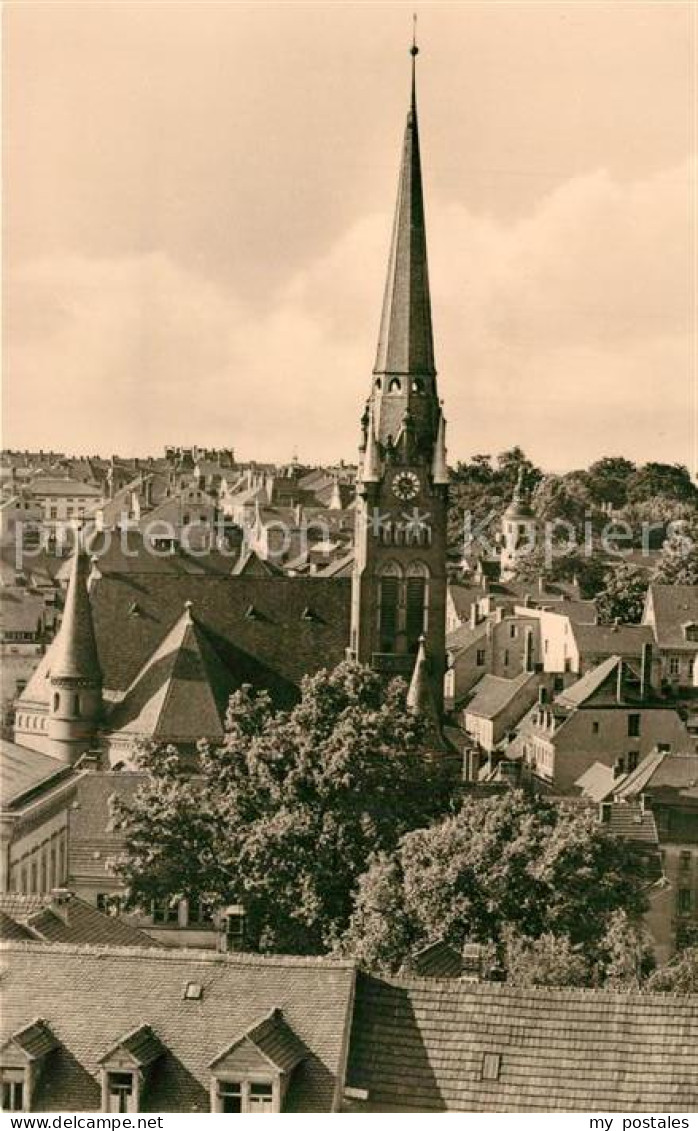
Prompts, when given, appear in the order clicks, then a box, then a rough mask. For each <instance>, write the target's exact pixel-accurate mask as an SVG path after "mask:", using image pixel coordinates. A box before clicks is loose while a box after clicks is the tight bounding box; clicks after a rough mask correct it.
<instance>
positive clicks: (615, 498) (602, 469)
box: [586, 456, 636, 508]
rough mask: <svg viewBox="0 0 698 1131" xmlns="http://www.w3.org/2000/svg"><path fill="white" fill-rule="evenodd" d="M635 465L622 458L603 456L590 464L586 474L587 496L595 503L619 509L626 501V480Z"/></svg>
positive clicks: (631, 473) (634, 469) (633, 470)
mask: <svg viewBox="0 0 698 1131" xmlns="http://www.w3.org/2000/svg"><path fill="white" fill-rule="evenodd" d="M635 471H636V468H635V464H634V463H632V462H631V461H630V460H629V459H624V458H623V456H605V457H604V458H603V459H597V460H596V462H595V463H592V465H591V467H590V468H589V470H588V471H587V473H586V481H587V487H588V490H589V494H590V496H591V498H592V499H593V501H594V502H595V503H599V504H603V503H610V504H611V505H612V506H613V507H615V508H619V507H622V506H624V505H625V503H626V502H627V501H628V480H629V479H630V476H631V475H633V474H634V472H635Z"/></svg>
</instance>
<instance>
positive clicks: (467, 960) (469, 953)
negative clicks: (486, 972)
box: [461, 943, 483, 982]
mask: <svg viewBox="0 0 698 1131" xmlns="http://www.w3.org/2000/svg"><path fill="white" fill-rule="evenodd" d="M482 959H483V953H482V947H481V945H480V943H466V944H465V946H464V947H463V972H462V974H461V978H462V980H463V981H464V982H481V981H482V973H483V961H482Z"/></svg>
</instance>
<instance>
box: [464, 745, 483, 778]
mask: <svg viewBox="0 0 698 1131" xmlns="http://www.w3.org/2000/svg"><path fill="white" fill-rule="evenodd" d="M479 776H480V752H479V751H478V750H477V749H476V747H474V746H469V747H468V748H467V750H464V751H463V781H464V782H476V781H478V780H479Z"/></svg>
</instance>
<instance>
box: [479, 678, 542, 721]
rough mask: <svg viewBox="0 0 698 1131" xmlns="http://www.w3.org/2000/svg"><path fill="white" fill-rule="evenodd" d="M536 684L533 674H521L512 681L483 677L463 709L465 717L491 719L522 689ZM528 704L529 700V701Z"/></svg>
mask: <svg viewBox="0 0 698 1131" xmlns="http://www.w3.org/2000/svg"><path fill="white" fill-rule="evenodd" d="M536 682H537V677H536V675H535V672H521V673H520V675H517V676H515V677H514V678H513V679H504V678H502V677H501V676H497V675H483V677H482V679H481V680H480V682H479V683H478V684H477V685H476V687H475V694H474V696H473V698H472V699H471V700H470V702H469V703H467V704H466V706H465V707H464V711H465V713H466V715H479V716H480V717H481V718H483V719H493V718H495V717H496V716H497V715H498V714H499V713H500V712H501V711H503V710H504V709H505V707H507V706H508V705H509V703H511V701H512V699H514V698H515V697H516V696H517V695H518V693H519V692H520V691H521V690H522V688H524V687H526V685H527V684H529V683H530V684H531V685H532V686H533V685H534V684H535V683H536ZM529 702H530V700H529Z"/></svg>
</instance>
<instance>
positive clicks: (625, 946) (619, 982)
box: [601, 908, 654, 990]
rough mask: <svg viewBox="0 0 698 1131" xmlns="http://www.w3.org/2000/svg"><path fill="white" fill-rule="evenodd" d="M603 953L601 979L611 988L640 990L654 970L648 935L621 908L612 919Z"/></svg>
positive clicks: (604, 941)
mask: <svg viewBox="0 0 698 1131" xmlns="http://www.w3.org/2000/svg"><path fill="white" fill-rule="evenodd" d="M601 954H602V959H601V977H602V980H603V982H604V985H606V986H607V987H608V989H616V990H639V989H640V988H641V987H642V984H643V982H644V981H645V979H646V978H647V976H648V974H649V973H650V971H651V970H652V968H653V967H654V956H653V954H652V947H651V944H650V940H649V937H648V935H647V933H646V932H645V931H644V930H642V929H641V928H639V927H638V925H637V923H636V922H633V920H632V919H631V918H630V917H629V915H628V913H627V912H626V911H625V910H623V909H620V908H619V909H618V910H617V911H614V912H613V914H612V915H611V916H610V918H609V921H608V927H607V929H606V934H605V936H604V939H603V942H602V944H601Z"/></svg>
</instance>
